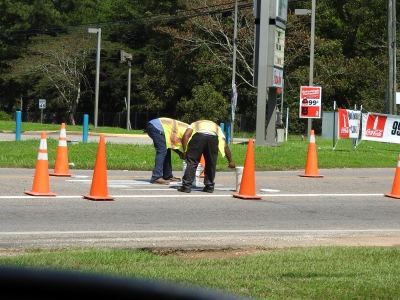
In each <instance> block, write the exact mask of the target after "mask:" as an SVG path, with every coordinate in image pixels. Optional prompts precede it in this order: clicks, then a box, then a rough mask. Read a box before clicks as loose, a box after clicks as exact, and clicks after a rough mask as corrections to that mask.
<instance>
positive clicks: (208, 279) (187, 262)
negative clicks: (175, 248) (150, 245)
mask: <svg viewBox="0 0 400 300" xmlns="http://www.w3.org/2000/svg"><path fill="white" fill-rule="evenodd" d="M399 258H400V248H382V247H310V248H293V249H284V250H279V251H277V250H275V251H274V250H270V251H263V252H261V253H258V254H253V255H250V256H246V257H238V258H222V259H205V258H201V259H199V258H195V259H193V258H182V257H171V256H162V255H156V254H153V253H151V252H147V251H134V250H115V249H114V250H112V249H108V250H100V249H72V250H71V249H69V250H45V249H42V250H27V252H25V253H24V254H23V255H17V256H9V257H0V264H1V265H6V266H24V267H35V268H51V269H59V270H73V271H79V272H85V273H92V272H94V273H102V274H108V275H112V276H123V277H126V276H128V277H139V278H146V279H152V280H161V281H166V282H169V283H173V284H185V285H191V286H201V287H204V288H211V289H214V290H215V289H217V290H223V291H226V292H229V293H234V294H237V295H241V296H245V297H251V298H254V299H399V298H400V289H399V284H400V282H399V280H400V259H399Z"/></svg>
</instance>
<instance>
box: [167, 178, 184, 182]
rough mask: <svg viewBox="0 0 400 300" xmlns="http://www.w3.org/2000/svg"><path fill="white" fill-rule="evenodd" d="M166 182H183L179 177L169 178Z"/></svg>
mask: <svg viewBox="0 0 400 300" xmlns="http://www.w3.org/2000/svg"><path fill="white" fill-rule="evenodd" d="M166 180H167V181H169V182H180V181H181V179H180V178H178V177H171V178H168V179H166Z"/></svg>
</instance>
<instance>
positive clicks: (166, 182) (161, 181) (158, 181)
mask: <svg viewBox="0 0 400 300" xmlns="http://www.w3.org/2000/svg"><path fill="white" fill-rule="evenodd" d="M152 183H155V184H164V185H168V184H169V181H168V180H165V179H162V178H158V179H157V180H155V181H154V182H152Z"/></svg>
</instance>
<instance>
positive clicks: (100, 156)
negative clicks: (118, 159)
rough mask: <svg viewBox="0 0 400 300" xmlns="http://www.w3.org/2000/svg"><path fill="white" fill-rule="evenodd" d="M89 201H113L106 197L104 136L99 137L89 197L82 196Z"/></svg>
mask: <svg viewBox="0 0 400 300" xmlns="http://www.w3.org/2000/svg"><path fill="white" fill-rule="evenodd" d="M82 196H83V197H84V198H86V199H89V200H114V198H113V197H110V196H108V187H107V169H106V147H105V144H104V136H103V135H101V136H100V141H99V148H98V150H97V156H96V164H95V166H94V172H93V178H92V186H91V188H90V195H82Z"/></svg>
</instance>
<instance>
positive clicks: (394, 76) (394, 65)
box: [392, 0, 397, 115]
mask: <svg viewBox="0 0 400 300" xmlns="http://www.w3.org/2000/svg"><path fill="white" fill-rule="evenodd" d="M392 14H393V15H392V26H393V29H392V33H393V35H392V40H393V43H392V48H393V49H392V51H393V114H394V115H396V114H397V111H396V92H397V90H396V77H397V76H396V75H397V74H396V73H397V70H396V58H397V57H396V0H393V8H392Z"/></svg>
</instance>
